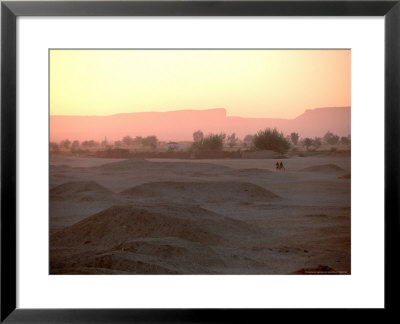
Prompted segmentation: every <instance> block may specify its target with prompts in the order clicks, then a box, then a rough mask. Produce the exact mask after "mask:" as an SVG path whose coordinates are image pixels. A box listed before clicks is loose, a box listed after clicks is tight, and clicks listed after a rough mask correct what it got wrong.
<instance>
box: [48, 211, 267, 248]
mask: <svg viewBox="0 0 400 324" xmlns="http://www.w3.org/2000/svg"><path fill="white" fill-rule="evenodd" d="M226 233H229V235H234V236H235V237H236V241H238V242H242V241H243V240H246V238H249V237H258V238H259V237H260V235H261V232H260V231H259V230H258V228H257V227H255V226H253V225H249V224H247V223H245V222H242V221H237V220H234V219H231V218H229V217H224V216H221V215H219V214H216V213H213V212H211V211H209V210H207V209H204V208H201V207H199V206H195V205H177V204H172V205H160V206H157V207H153V206H151V205H150V206H141V207H134V206H113V207H110V208H108V209H105V210H103V211H102V212H100V213H97V214H95V215H93V216H90V217H88V218H86V219H84V220H82V221H80V222H78V223H76V224H74V225H72V226H69V227H66V228H64V229H62V230H61V231H58V232H56V233H54V234H53V235H51V246H52V247H73V246H77V247H79V246H80V247H82V246H85V245H86V246H87V247H91V248H96V249H109V248H112V247H119V246H120V245H121V244H123V243H125V242H128V241H132V240H134V239H137V238H144V237H147V238H161V237H177V238H180V239H183V240H187V241H191V242H200V243H204V244H211V245H213V244H216V243H221V244H224V243H228V242H229V237H226V236H225V237H223V236H224V235H226ZM238 238H239V239H238Z"/></svg>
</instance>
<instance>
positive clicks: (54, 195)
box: [50, 181, 113, 201]
mask: <svg viewBox="0 0 400 324" xmlns="http://www.w3.org/2000/svg"><path fill="white" fill-rule="evenodd" d="M112 195H113V193H112V192H111V191H110V190H108V189H106V188H104V187H103V186H101V185H99V184H98V183H97V182H94V181H75V182H67V183H63V184H61V185H59V186H56V187H54V188H52V189H50V199H51V200H78V201H98V200H104V199H109V198H111V197H112Z"/></svg>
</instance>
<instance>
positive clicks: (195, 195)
mask: <svg viewBox="0 0 400 324" xmlns="http://www.w3.org/2000/svg"><path fill="white" fill-rule="evenodd" d="M120 195H122V196H125V197H132V198H135V197H147V198H164V199H165V200H167V201H184V202H186V201H197V200H198V201H202V202H221V201H227V200H229V201H271V200H274V199H277V198H279V196H278V195H276V194H274V193H273V192H271V191H269V190H267V189H264V188H263V187H261V186H258V185H256V184H253V183H249V182H238V181H212V182H176V181H162V182H148V183H144V184H141V185H139V186H136V187H133V188H130V189H127V190H124V191H122V192H120Z"/></svg>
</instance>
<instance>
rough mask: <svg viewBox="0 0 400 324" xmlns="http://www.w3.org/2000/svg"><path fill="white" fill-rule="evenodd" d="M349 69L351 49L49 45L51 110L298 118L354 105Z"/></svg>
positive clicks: (87, 113) (56, 112)
mask: <svg viewBox="0 0 400 324" xmlns="http://www.w3.org/2000/svg"><path fill="white" fill-rule="evenodd" d="M350 74H351V51H350V50H51V51H50V114H51V115H81V116H82V115H84V116H107V115H114V114H118V113H133V112H149V111H159V112H164V111H173V110H202V109H212V108H225V109H226V111H227V115H228V116H241V117H258V118H260V117H269V118H295V117H297V116H298V115H300V114H301V113H303V112H304V111H305V110H306V109H312V108H317V107H343V106H351V95H350V93H351V87H350V86H351V77H350Z"/></svg>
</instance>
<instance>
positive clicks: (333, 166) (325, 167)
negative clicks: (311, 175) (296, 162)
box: [300, 164, 345, 172]
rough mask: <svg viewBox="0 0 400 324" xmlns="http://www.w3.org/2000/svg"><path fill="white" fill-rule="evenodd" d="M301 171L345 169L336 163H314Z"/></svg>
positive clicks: (335, 170)
mask: <svg viewBox="0 0 400 324" xmlns="http://www.w3.org/2000/svg"><path fill="white" fill-rule="evenodd" d="M300 171H306V172H339V171H345V170H344V169H342V168H341V167H339V166H337V165H336V164H322V165H314V166H310V167H308V168H304V169H301V170H300Z"/></svg>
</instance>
